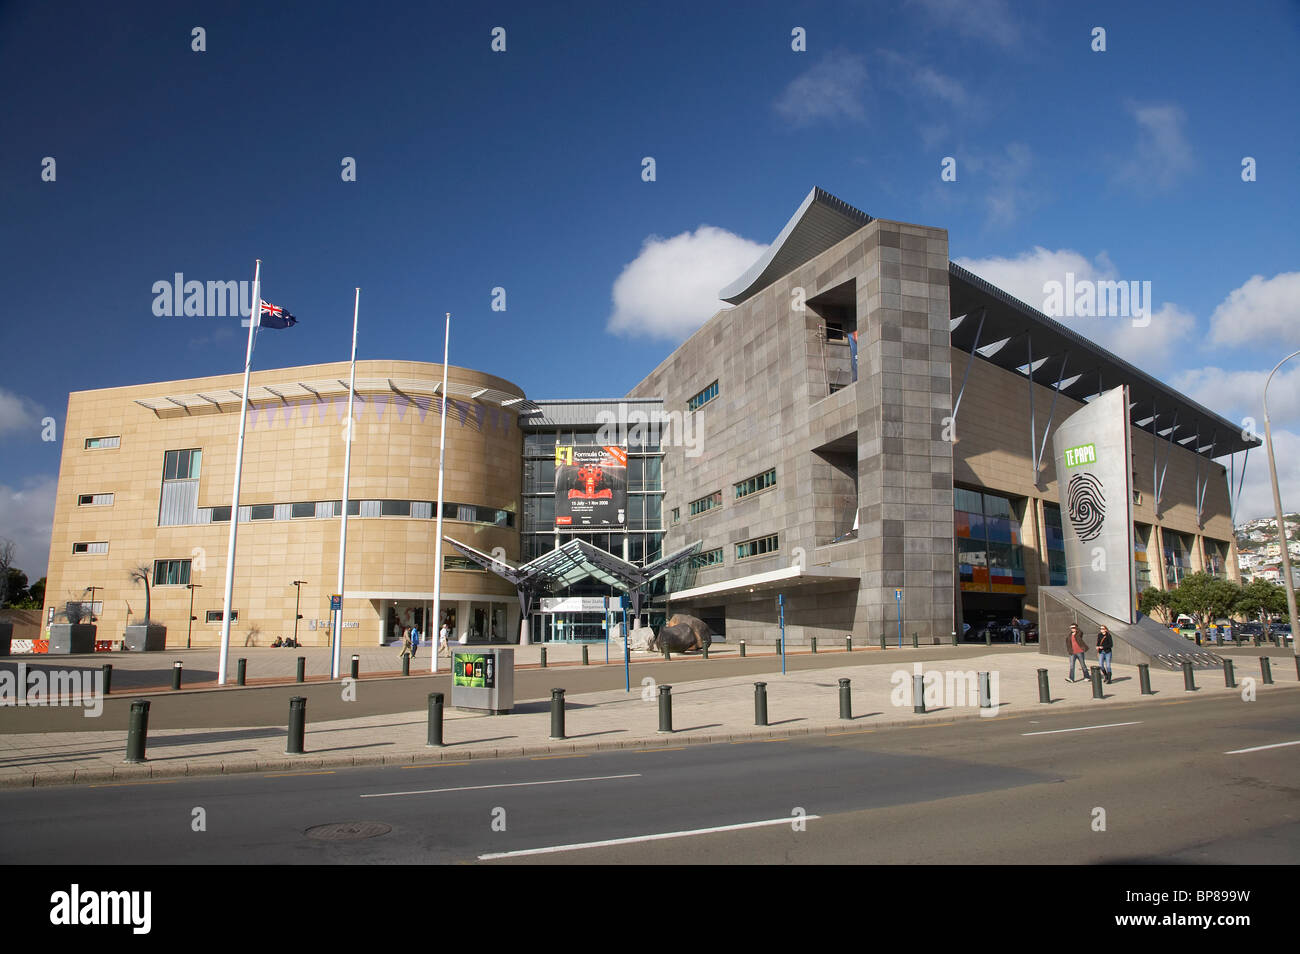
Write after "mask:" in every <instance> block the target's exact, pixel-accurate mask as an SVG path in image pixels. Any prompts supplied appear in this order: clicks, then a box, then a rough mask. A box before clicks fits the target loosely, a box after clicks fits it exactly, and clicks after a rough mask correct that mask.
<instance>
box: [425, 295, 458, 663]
mask: <svg viewBox="0 0 1300 954" xmlns="http://www.w3.org/2000/svg"><path fill="white" fill-rule="evenodd" d="M450 346H451V312H447V327H446V329H445V330H444V331H443V336H442V391H441V392H440V393H439V395H438V396H439V398H440V400H441V401H442V416H441V423H440V424H439V425H438V523H437V527H436V529H435V530H434V532H433V535H434V542H433V625H434V626H437V627H438V631H439V632H441V631H442V464H443V457H444V452H445V451H446V449H447V355H448V351H449V348H450ZM455 636H456V634H455V633H449V634H448V635H447V651H448V652H451V642H452V640H453V639H454V638H455ZM430 655H431V656H433V669H432V670H430V671H431V672H437V671H438V641H437V638H436V637H435V638H434V645H433V652H432V653H430Z"/></svg>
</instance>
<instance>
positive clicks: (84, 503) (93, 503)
mask: <svg viewBox="0 0 1300 954" xmlns="http://www.w3.org/2000/svg"><path fill="white" fill-rule="evenodd" d="M112 505H113V495H112V494H81V495H80V496H78V497H77V506H78V507H111V506H112Z"/></svg>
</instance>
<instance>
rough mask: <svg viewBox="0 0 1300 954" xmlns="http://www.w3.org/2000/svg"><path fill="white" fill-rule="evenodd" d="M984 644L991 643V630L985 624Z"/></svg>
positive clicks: (988, 644) (989, 644)
mask: <svg viewBox="0 0 1300 954" xmlns="http://www.w3.org/2000/svg"><path fill="white" fill-rule="evenodd" d="M984 645H985V646H992V645H993V630H991V629H989V628H988V627H987V626H986V627H985V628H984Z"/></svg>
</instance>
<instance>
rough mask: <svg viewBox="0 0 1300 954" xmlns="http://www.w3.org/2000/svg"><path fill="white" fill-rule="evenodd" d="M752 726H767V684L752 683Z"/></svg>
mask: <svg viewBox="0 0 1300 954" xmlns="http://www.w3.org/2000/svg"><path fill="white" fill-rule="evenodd" d="M754 725H767V683H765V682H756V683H754Z"/></svg>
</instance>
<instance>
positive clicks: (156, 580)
mask: <svg viewBox="0 0 1300 954" xmlns="http://www.w3.org/2000/svg"><path fill="white" fill-rule="evenodd" d="M189 581H190V561H189V560H154V562H153V585H154V586H184V585H185V584H187V583H189Z"/></svg>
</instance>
